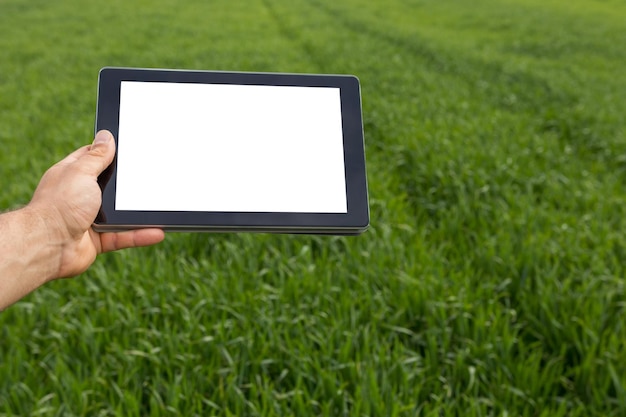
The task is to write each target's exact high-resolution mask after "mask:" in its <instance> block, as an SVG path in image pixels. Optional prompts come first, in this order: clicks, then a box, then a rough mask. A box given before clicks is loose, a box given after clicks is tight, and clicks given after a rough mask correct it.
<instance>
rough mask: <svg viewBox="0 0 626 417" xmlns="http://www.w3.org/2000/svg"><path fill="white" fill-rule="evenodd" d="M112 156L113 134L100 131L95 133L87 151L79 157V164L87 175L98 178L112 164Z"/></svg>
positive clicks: (113, 151) (113, 154)
mask: <svg viewBox="0 0 626 417" xmlns="http://www.w3.org/2000/svg"><path fill="white" fill-rule="evenodd" d="M114 156H115V141H114V140H113V134H111V132H109V131H108V130H101V131H99V132H98V133H96V137H95V138H94V140H93V143H92V144H91V146H90V147H89V151H87V153H85V154H84V155H82V156H81V157H80V159H79V163H80V164H81V165H82V166H83V168H84V170H85V171H86V172H87V173H89V174H92V175H94V176H98V175H100V173H101V172H102V171H104V170H105V169H106V168H107V167H108V166H109V165H110V164H111V162H113V157H114Z"/></svg>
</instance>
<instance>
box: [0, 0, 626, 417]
mask: <svg viewBox="0 0 626 417" xmlns="http://www.w3.org/2000/svg"><path fill="white" fill-rule="evenodd" d="M625 21H626V3H624V2H623V1H621V0H605V1H602V2H600V1H594V0H575V1H571V2H562V1H557V0H541V1H539V0H505V1H496V0H480V1H475V2H467V1H461V0H449V1H446V2H442V1H434V0H390V1H386V2H382V1H368V2H363V1H357V0H345V1H342V2H338V1H331V0H310V1H306V2H293V1H287V0H276V1H272V0H255V1H249V2H233V1H226V0H213V1H208V0H204V1H200V0H190V1H186V2H178V1H173V0H158V1H151V2H148V1H145V0H141V1H137V2H127V1H122V0H111V1H109V2H106V3H95V2H94V3H89V2H79V1H77V0H67V1H57V2H49V1H42V0H32V1H28V2H26V1H19V0H0V151H1V152H0V178H2V181H1V183H2V193H0V208H2V209H8V208H12V207H17V206H19V205H21V204H25V203H26V202H27V201H28V199H29V197H30V195H31V193H32V191H33V189H34V187H35V185H36V184H37V181H38V179H39V177H40V176H41V174H42V173H43V171H44V170H45V169H46V168H47V167H48V166H49V165H51V164H52V163H53V162H55V161H56V160H58V159H59V158H61V157H62V156H64V155H65V154H66V153H69V152H70V151H71V150H73V149H74V148H75V147H77V146H79V145H82V144H85V143H88V142H89V141H90V140H91V137H92V130H93V117H94V112H95V95H96V81H97V72H98V70H99V68H100V67H102V66H134V67H160V68H164V67H172V68H194V69H218V70H238V71H278V72H308V73H312V72H321V73H352V74H356V75H357V76H358V77H359V78H360V80H361V83H362V95H363V111H364V121H365V135H366V152H367V161H368V174H369V186H370V195H371V213H372V227H371V229H370V230H369V231H368V232H367V233H366V234H364V235H362V236H360V237H350V238H336V237H310V236H274V235H248V234H240V235H207V234H170V235H168V236H167V239H166V242H164V243H163V244H161V245H159V246H157V247H153V248H144V249H138V250H132V251H126V252H121V253H115V254H108V255H105V256H102V257H100V258H99V259H98V261H97V262H96V264H95V265H94V266H93V267H92V268H91V269H90V270H89V271H88V272H86V273H85V274H84V275H83V276H82V277H80V278H77V279H74V280H64V281H58V282H54V283H51V284H49V285H48V286H46V287H44V288H41V289H40V290H38V291H36V292H35V293H34V294H32V295H30V296H29V297H27V298H26V299H24V300H23V301H22V302H20V303H18V304H16V305H14V306H13V307H11V308H9V309H8V310H6V311H5V312H3V313H0V415H7V416H9V415H39V416H55V415H58V416H70V415H89V416H112V415H126V416H135V415H137V416H138V415H142V416H156V415H181V416H193V415H198V416H207V415H224V416H243V415H251V416H253V415H264V416H268V415H294V416H306V415H328V416H340V415H345V416H348V415H349V416H418V415H419V416H456V415H464V416H518V415H520V416H594V415H595V416H611V415H614V416H621V415H626V392H625V390H626V327H625V326H624V323H625V322H626V289H625V287H624V279H623V277H624V273H625V270H624V265H625V264H626V191H625V189H624V188H625V185H626V133H625V132H626V76H625V75H624V64H626V49H625V48H624V45H626V27H625V26H624V22H625Z"/></svg>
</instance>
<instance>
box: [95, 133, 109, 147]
mask: <svg viewBox="0 0 626 417" xmlns="http://www.w3.org/2000/svg"><path fill="white" fill-rule="evenodd" d="M112 138H113V135H111V132H109V131H107V130H101V131H99V132H98V133H96V137H95V138H94V140H93V144H94V145H98V144H99V143H108V142H109V141H110V140H111V139H112Z"/></svg>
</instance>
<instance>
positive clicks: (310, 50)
mask: <svg viewBox="0 0 626 417" xmlns="http://www.w3.org/2000/svg"><path fill="white" fill-rule="evenodd" d="M261 1H262V3H263V5H264V6H265V8H266V9H267V11H268V12H269V14H270V16H271V17H272V20H273V21H274V22H275V23H276V26H277V27H278V31H279V33H280V34H281V35H282V36H283V37H285V38H287V39H289V40H290V41H291V42H293V43H295V44H297V45H298V46H299V47H300V49H301V50H302V51H304V53H305V55H306V56H307V58H308V60H309V61H310V62H311V63H312V64H313V65H314V66H315V70H316V71H317V72H324V67H325V66H324V63H323V62H322V60H321V59H320V57H319V54H317V53H316V51H315V47H314V46H313V45H312V44H311V43H310V42H308V41H307V40H306V39H304V38H303V37H302V35H301V34H300V33H299V32H298V30H296V28H294V27H293V26H291V25H289V24H288V18H287V17H286V16H284V15H281V14H280V13H279V12H278V10H277V9H276V7H275V6H274V4H273V3H272V1H271V0H261ZM294 4H295V3H294Z"/></svg>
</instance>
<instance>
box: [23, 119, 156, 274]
mask: <svg viewBox="0 0 626 417" xmlns="http://www.w3.org/2000/svg"><path fill="white" fill-rule="evenodd" d="M114 156H115V141H114V140H113V135H112V134H111V132H109V131H106V130H101V131H99V132H98V133H97V134H96V137H95V139H94V141H93V144H91V145H87V146H83V147H81V148H79V149H77V150H76V151H74V152H73V153H71V154H70V155H68V156H67V157H65V158H64V159H63V160H62V161H60V162H58V163H57V164H55V165H53V166H52V167H51V168H50V169H48V171H46V173H45V174H44V176H43V177H42V178H41V181H40V182H39V185H38V186H37V189H36V191H35V193H34V195H33V198H32V200H31V202H30V203H29V204H28V205H27V206H26V207H25V209H27V210H29V211H30V212H31V213H32V214H33V215H36V216H38V217H39V218H40V219H42V220H43V222H44V224H45V225H46V227H47V228H48V232H49V238H50V243H51V244H54V245H58V248H59V249H60V250H59V253H60V260H59V264H58V265H59V267H58V271H57V273H56V274H53V276H52V277H51V279H55V278H66V277H72V276H75V275H78V274H80V273H82V272H84V271H85V270H86V269H87V268H88V267H89V266H90V265H91V264H92V263H93V262H94V260H95V258H96V256H97V255H98V254H100V253H103V252H110V251H114V250H118V249H124V248H130V247H137V246H148V245H152V244H155V243H158V242H160V241H162V240H163V239H164V237H165V234H164V232H163V230H161V229H139V230H131V231H125V232H120V233H98V232H95V231H94V230H93V229H92V227H91V225H92V223H93V221H94V219H95V218H96V215H97V214H98V210H99V209H100V205H101V203H102V195H101V191H100V187H99V185H98V175H100V173H101V172H102V171H104V170H105V169H106V168H107V167H108V166H109V165H110V164H111V162H112V161H113V158H114Z"/></svg>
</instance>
